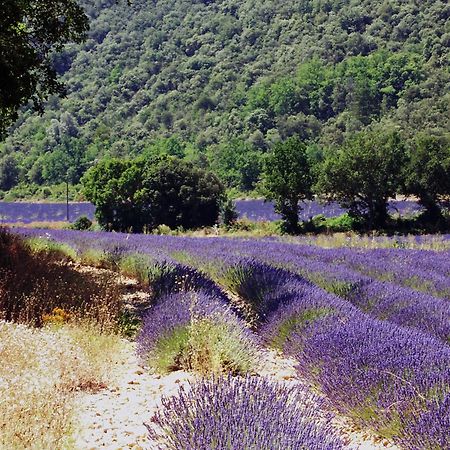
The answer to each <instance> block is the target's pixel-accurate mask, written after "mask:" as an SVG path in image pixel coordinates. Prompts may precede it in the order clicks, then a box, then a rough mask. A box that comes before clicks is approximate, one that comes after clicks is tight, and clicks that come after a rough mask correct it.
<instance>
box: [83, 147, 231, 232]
mask: <svg viewBox="0 0 450 450" xmlns="http://www.w3.org/2000/svg"><path fill="white" fill-rule="evenodd" d="M82 182H83V185H84V193H85V196H86V198H87V199H88V200H89V201H91V202H92V203H94V205H95V206H96V217H97V220H98V221H99V223H100V225H102V226H103V227H104V228H106V229H108V230H114V231H129V230H130V229H131V230H132V231H134V232H141V231H142V230H143V229H144V228H147V229H153V228H155V227H157V226H158V225H163V224H164V225H167V226H169V227H171V228H176V227H183V228H187V229H189V228H197V227H202V226H211V225H213V224H215V223H216V222H217V219H218V216H219V211H220V206H221V202H222V201H223V199H224V188H223V186H222V184H221V183H220V181H219V180H218V178H217V177H216V176H215V175H214V174H212V173H210V172H206V171H204V170H201V169H197V168H195V167H193V166H192V165H191V164H189V163H187V162H184V161H181V160H179V159H177V158H174V157H170V156H167V155H165V156H159V157H153V158H150V159H143V158H138V159H135V160H128V161H124V160H119V159H109V160H104V161H102V162H100V163H99V164H97V165H96V166H95V167H92V168H91V169H89V170H88V172H87V173H86V174H85V175H84V177H83V179H82Z"/></svg>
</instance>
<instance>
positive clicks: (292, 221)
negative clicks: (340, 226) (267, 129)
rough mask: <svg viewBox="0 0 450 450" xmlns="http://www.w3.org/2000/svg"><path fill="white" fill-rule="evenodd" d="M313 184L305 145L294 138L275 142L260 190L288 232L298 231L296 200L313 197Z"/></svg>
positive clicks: (297, 201) (268, 158)
mask: <svg viewBox="0 0 450 450" xmlns="http://www.w3.org/2000/svg"><path fill="white" fill-rule="evenodd" d="M312 184H313V175H312V167H311V162H310V160H309V158H308V155H307V146H306V145H305V144H304V143H303V142H302V141H300V139H298V138H297V137H291V138H289V139H287V140H286V141H284V142H279V143H277V144H275V146H274V148H273V151H272V153H271V154H270V155H268V157H267V159H266V161H265V167H264V173H263V190H264V192H265V196H266V199H267V200H274V201H275V210H276V212H278V213H279V214H281V217H282V219H283V222H284V229H285V231H286V232H287V233H296V232H297V231H298V229H299V227H298V212H299V202H302V201H304V200H307V199H311V198H312V189H311V188H312Z"/></svg>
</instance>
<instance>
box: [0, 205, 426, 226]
mask: <svg viewBox="0 0 450 450" xmlns="http://www.w3.org/2000/svg"><path fill="white" fill-rule="evenodd" d="M236 211H237V213H238V215H239V217H240V218H244V217H245V218H247V219H249V220H252V221H258V222H260V221H270V222H272V221H275V220H279V219H280V216H279V215H278V214H277V213H276V212H275V209H274V205H273V203H271V202H264V201H263V200H238V201H236ZM389 211H390V212H391V214H400V215H402V216H405V215H411V214H414V213H417V212H418V211H420V206H419V205H418V204H417V203H415V202H412V201H392V202H390V203H389ZM94 212H95V207H94V205H92V204H90V203H86V202H79V203H75V202H71V203H70V204H69V220H70V221H74V220H76V219H78V218H79V217H80V216H86V217H89V218H90V219H93V218H94ZM344 212H345V210H344V209H342V208H341V207H340V206H339V205H338V204H337V203H330V204H321V203H319V202H316V201H309V202H305V203H304V204H302V205H301V210H300V219H301V220H308V219H310V218H311V217H314V216H316V215H318V214H322V215H324V216H325V217H336V216H339V215H341V214H343V213H344ZM66 219H67V209H66V203H27V202H0V220H1V221H3V222H8V223H16V222H23V223H31V222H54V221H64V220H66Z"/></svg>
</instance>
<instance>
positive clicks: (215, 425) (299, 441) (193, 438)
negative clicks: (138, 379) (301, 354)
mask: <svg viewBox="0 0 450 450" xmlns="http://www.w3.org/2000/svg"><path fill="white" fill-rule="evenodd" d="M320 405H321V401H320V399H319V398H318V397H317V396H315V395H313V394H310V393H308V392H307V391H304V390H301V389H300V388H298V387H287V386H286V385H285V384H282V383H272V382H270V381H268V380H267V379H265V378H256V377H246V378H231V377H222V378H211V379H203V380H201V381H199V382H197V383H194V384H191V385H190V386H189V388H188V389H185V388H184V387H181V388H180V391H179V393H178V396H177V397H171V398H165V399H163V404H162V407H160V408H159V409H158V410H157V411H156V413H155V414H154V416H153V417H152V418H151V423H150V424H149V425H147V428H148V429H149V433H150V438H151V439H152V441H153V442H152V444H153V443H155V445H157V447H156V448H157V449H159V450H178V449H181V448H183V449H187V448H190V449H195V450H224V449H258V450H297V449H302V448H305V449H315V450H338V449H342V448H343V445H342V443H341V442H340V441H339V438H338V437H336V435H335V434H334V432H333V431H332V429H331V427H330V426H329V425H328V424H327V422H326V420H324V418H323V417H321V416H320V413H319V407H320Z"/></svg>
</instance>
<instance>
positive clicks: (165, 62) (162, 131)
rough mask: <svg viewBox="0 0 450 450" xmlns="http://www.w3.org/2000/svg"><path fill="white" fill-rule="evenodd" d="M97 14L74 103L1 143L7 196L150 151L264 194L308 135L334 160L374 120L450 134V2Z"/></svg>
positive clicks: (59, 102) (64, 68) (209, 0)
mask: <svg viewBox="0 0 450 450" xmlns="http://www.w3.org/2000/svg"><path fill="white" fill-rule="evenodd" d="M83 3H84V4H85V5H86V12H87V13H88V15H89V16H90V17H91V31H90V34H89V39H88V40H87V41H86V42H85V43H84V44H82V45H74V46H71V47H70V48H67V49H66V51H65V52H64V53H63V54H61V55H57V56H55V58H54V61H55V65H56V67H57V70H58V72H59V73H60V74H61V77H62V80H63V81H64V82H65V83H66V85H67V97H66V98H64V99H59V98H57V97H54V98H51V99H50V101H49V103H48V105H47V108H46V112H45V113H44V114H43V116H38V115H37V114H35V113H33V112H32V111H31V110H25V111H23V113H22V114H21V117H20V119H19V121H18V122H17V123H16V124H15V126H14V127H13V128H12V130H11V132H10V135H9V137H8V138H7V139H6V141H5V142H4V143H3V144H0V190H1V189H2V190H8V189H9V188H11V187H12V186H13V185H14V184H16V183H18V182H23V183H35V184H39V185H44V184H54V183H58V182H61V181H63V180H65V179H66V177H67V176H68V177H69V180H70V181H71V182H73V183H76V182H77V181H78V179H79V177H80V176H81V175H82V173H83V172H84V170H86V168H87V167H89V165H90V164H92V162H93V161H95V160H97V159H99V158H101V157H103V156H105V155H114V156H126V155H135V154H139V153H142V152H148V153H154V152H167V153H171V154H175V155H178V156H181V157H184V158H187V159H190V160H194V161H196V162H198V163H199V164H200V165H202V166H210V167H212V168H213V169H214V170H215V171H216V172H217V173H218V174H219V175H220V176H221V177H222V178H223V179H224V180H225V181H226V183H227V184H228V186H230V187H235V188H237V189H240V190H250V189H252V188H253V187H254V184H255V182H256V180H257V178H258V174H259V173H258V171H259V169H258V167H259V165H258V162H259V161H260V160H261V155H262V154H263V153H264V152H265V151H266V150H267V149H268V148H270V146H271V145H272V144H273V143H274V142H277V141H279V140H281V139H285V138H287V137H289V136H291V135H294V134H297V135H299V136H300V137H301V138H302V139H306V140H310V141H312V142H317V144H318V147H320V146H330V145H334V144H339V143H340V142H342V140H343V138H344V137H345V135H346V134H347V133H353V132H355V131H357V130H360V129H362V128H364V127H367V126H369V125H370V124H371V123H372V122H374V121H382V122H383V124H382V126H383V127H385V126H389V127H391V126H397V127H399V128H400V129H401V130H402V131H403V133H404V135H405V136H406V137H409V136H411V135H412V134H413V133H415V132H417V131H418V130H425V131H426V132H427V133H431V134H437V135H439V134H443V133H445V132H448V131H449V129H448V127H449V105H450V94H449V93H450V89H449V87H450V72H449V67H450V64H449V48H450V25H449V23H450V22H449V16H450V5H449V4H448V3H447V2H446V1H439V0H434V1H433V0H423V1H417V0H398V1H394V0H385V1H379V0H362V1H361V0H358V1H356V0H300V1H293V2H287V1H285V0H272V1H268V0H217V1H214V0H203V1H200V0H197V1H195V0H190V1H187V0H160V1H156V0H155V1H149V0H134V1H133V2H132V5H131V6H128V5H127V4H126V2H124V1H123V2H122V1H121V2H119V3H118V4H117V3H116V1H115V0H94V1H87V0H83ZM5 167H6V168H7V169H5ZM5 170H7V171H10V172H11V171H12V174H13V176H12V177H11V176H10V177H9V178H8V177H3V180H5V179H7V182H4V181H3V185H1V183H2V181H1V180H2V177H1V174H2V171H3V173H4V172H5Z"/></svg>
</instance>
